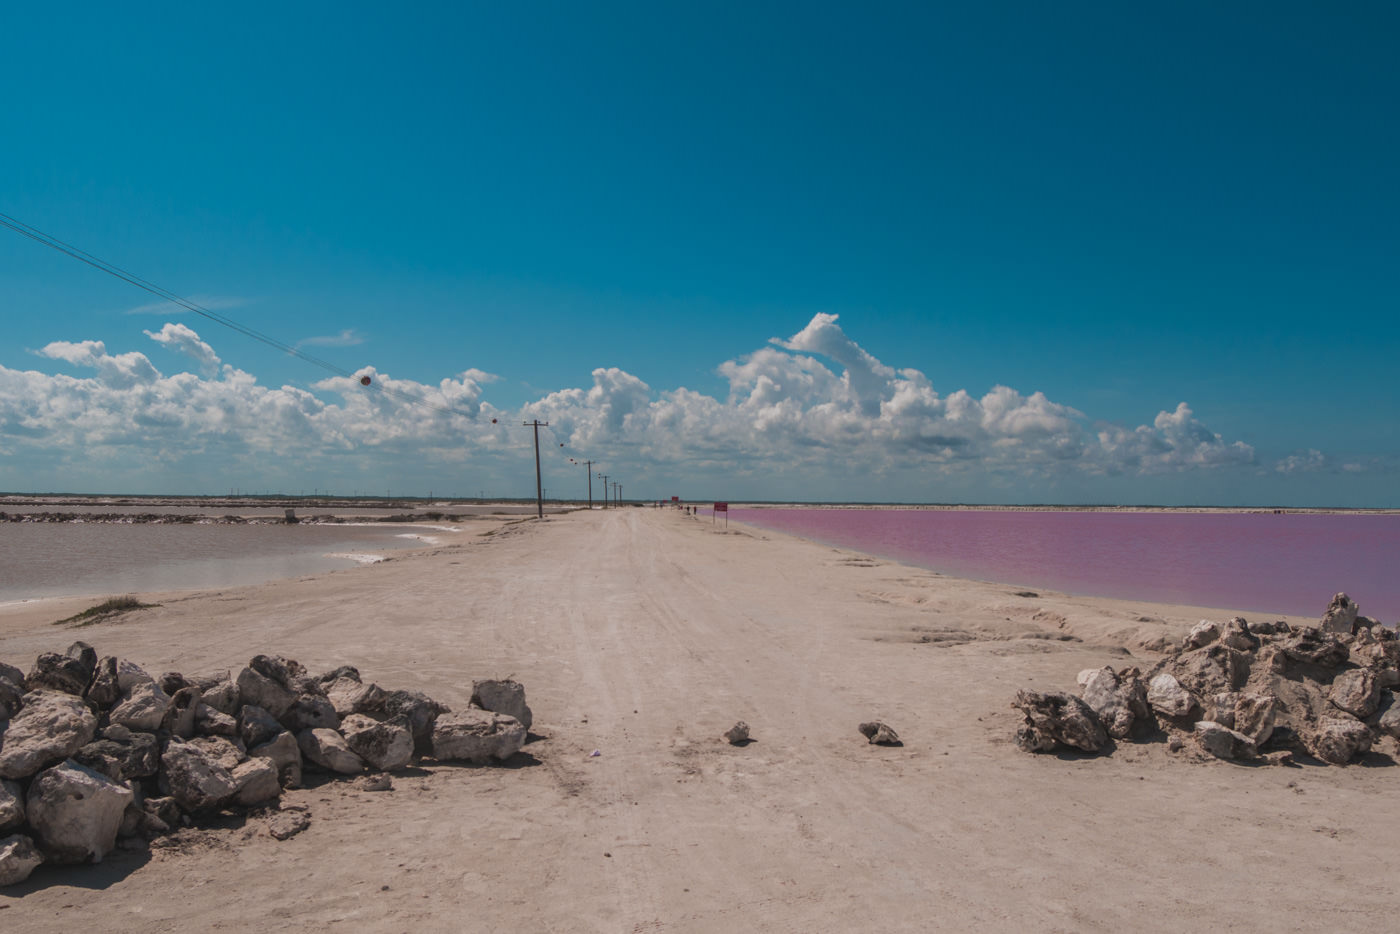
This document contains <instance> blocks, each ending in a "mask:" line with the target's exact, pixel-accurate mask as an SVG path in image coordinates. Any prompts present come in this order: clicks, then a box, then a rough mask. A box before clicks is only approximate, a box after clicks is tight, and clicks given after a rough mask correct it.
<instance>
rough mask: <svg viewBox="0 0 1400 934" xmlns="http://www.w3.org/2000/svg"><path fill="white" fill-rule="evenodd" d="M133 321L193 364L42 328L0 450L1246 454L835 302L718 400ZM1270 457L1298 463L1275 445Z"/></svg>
mask: <svg viewBox="0 0 1400 934" xmlns="http://www.w3.org/2000/svg"><path fill="white" fill-rule="evenodd" d="M146 334H147V335H148V336H149V337H150V338H151V339H152V340H153V341H155V342H157V343H159V344H161V345H162V346H164V347H166V348H168V349H171V350H175V351H177V352H179V353H182V354H184V355H186V356H188V357H189V358H190V359H192V360H194V361H196V362H197V363H198V364H199V367H200V369H201V371H202V375H196V374H192V373H176V374H174V375H172V376H164V375H162V374H161V373H160V372H159V371H158V370H157V369H156V368H155V367H154V366H153V365H152V364H151V363H150V361H149V360H148V359H147V358H146V357H145V356H144V355H143V354H141V353H138V352H134V351H132V352H127V353H122V354H110V353H109V352H108V350H107V348H106V346H105V345H104V344H103V343H102V342H100V341H81V342H76V343H70V342H63V341H59V342H55V343H51V344H49V345H48V346H46V347H45V348H44V349H43V350H42V351H40V352H39V354H40V356H43V357H45V358H48V359H50V360H60V361H64V362H66V363H69V364H72V365H74V366H78V367H83V368H87V369H91V370H95V371H96V373H95V375H91V376H86V377H84V376H78V377H74V376H68V375H63V374H56V375H51V374H45V373H39V372H32V371H19V370H9V369H5V368H3V367H0V451H4V452H5V453H7V454H9V455H25V454H27V455H29V459H30V461H31V462H34V463H38V462H39V461H42V460H43V459H44V458H46V457H47V458H50V459H54V460H59V461H62V460H65V459H67V460H68V461H72V462H75V463H76V462H77V461H82V462H83V463H87V464H92V465H101V464H103V463H106V464H108V465H110V464H113V463H121V464H123V465H124V466H125V467H126V468H128V469H130V470H133V471H139V470H143V469H149V466H150V464H151V463H161V464H166V465H173V466H172V469H178V468H180V467H181V465H184V468H183V469H186V471H188V470H192V469H195V468H196V466H197V465H202V464H206V463H209V462H213V463H215V464H217V470H218V471H219V472H220V474H221V475H225V474H232V473H234V472H237V473H238V475H239V476H242V475H244V474H245V473H247V472H250V471H252V472H255V471H261V472H263V473H267V472H268V471H274V472H275V471H281V472H282V474H288V473H293V472H298V471H299V472H301V473H305V472H307V471H313V470H314V471H324V470H330V469H332V468H334V469H335V470H339V471H342V472H345V471H358V472H359V473H360V474H369V475H389V474H392V473H401V472H403V471H405V470H409V469H413V470H416V471H420V472H424V474H425V475H428V476H431V475H432V472H433V471H437V472H439V473H442V472H444V471H446V472H448V473H450V474H452V475H453V476H458V475H461V474H463V472H467V473H469V474H471V475H472V476H476V475H478V474H480V475H487V476H489V475H490V474H491V472H492V471H499V470H506V468H505V467H502V465H515V466H510V467H509V471H513V472H514V474H515V475H518V465H516V461H518V460H519V458H520V457H521V455H522V453H523V452H524V449H525V448H526V447H527V446H528V445H529V443H530V439H529V432H527V431H523V430H522V429H521V428H520V425H521V422H522V421H529V420H533V419H536V418H538V419H540V420H542V421H548V422H549V426H550V428H549V432H547V434H550V435H552V436H553V438H554V440H553V441H551V444H554V443H559V442H562V443H563V444H564V445H566V447H567V448H568V450H567V451H566V452H562V453H567V454H572V455H575V456H589V455H592V456H598V457H607V458H609V459H610V461H611V466H613V467H615V469H617V470H619V471H622V472H631V473H633V474H634V475H635V474H638V473H649V474H651V475H655V476H658V477H663V476H671V475H675V474H679V473H681V472H684V473H686V474H687V475H696V474H700V473H704V472H710V473H718V474H722V475H724V476H735V475H741V476H748V477H754V478H761V477H769V476H774V475H779V474H781V475H782V476H784V477H787V478H790V479H791V480H792V481H793V482H794V483H797V484H801V483H809V484H810V483H817V482H819V481H821V480H822V478H827V477H832V476H836V477H846V478H879V477H894V476H914V477H925V478H928V477H958V476H961V477H977V478H985V477H1006V478H1011V479H1012V480H1015V478H1025V477H1033V478H1040V479H1044V478H1047V477H1049V478H1054V477H1059V476H1071V475H1078V476H1080V477H1094V476H1103V475H1115V476H1125V477H1131V476H1144V475H1154V474H1166V473H1181V472H1186V471H1195V470H1210V469H1220V468H1229V467H1237V466H1242V465H1249V464H1253V463H1254V462H1255V454H1254V451H1253V449H1252V448H1251V447H1250V446H1249V445H1246V444H1243V443H1241V442H1231V441H1227V440H1226V439H1224V438H1222V437H1221V436H1220V435H1219V434H1217V433H1215V432H1212V431H1211V430H1210V429H1209V428H1207V427H1206V426H1205V425H1204V424H1202V423H1201V422H1200V421H1199V420H1198V419H1197V418H1196V416H1195V415H1194V413H1193V412H1192V411H1191V409H1190V407H1189V406H1188V405H1187V404H1186V403H1184V402H1183V403H1181V404H1180V405H1178V406H1177V407H1176V409H1175V410H1173V411H1164V412H1160V413H1158V414H1157V415H1156V417H1155V418H1153V420H1152V422H1151V424H1144V425H1140V426H1138V427H1136V428H1126V427H1122V426H1114V425H1108V426H1099V427H1097V428H1093V427H1090V425H1089V422H1088V419H1087V417H1086V416H1085V415H1084V414H1083V413H1081V412H1079V411H1077V410H1076V409H1074V408H1073V407H1070V406H1067V405H1064V404H1062V403H1057V402H1054V401H1052V400H1051V399H1049V398H1047V397H1046V396H1045V395H1044V393H1041V392H1030V393H1028V394H1027V393H1023V392H1021V391H1018V390H1016V389H1012V388H1010V387H1008V386H996V387H995V388H993V389H992V390H991V391H989V392H987V393H985V394H984V395H982V396H981V397H980V398H978V397H974V396H973V395H971V394H970V393H968V392H966V391H965V390H956V391H953V392H951V393H949V394H947V395H942V394H940V393H939V392H938V391H937V390H935V389H934V387H933V384H932V382H931V380H930V379H929V378H928V377H927V376H926V375H925V374H923V373H922V372H920V371H918V370H916V369H910V368H905V369H899V370H897V369H895V368H893V367H891V366H888V365H886V364H884V363H882V362H881V361H879V360H877V359H876V358H875V357H873V356H872V355H871V354H870V353H868V352H867V351H866V350H864V349H863V348H862V347H860V346H859V345H858V344H856V343H855V342H854V341H853V340H851V339H850V338H849V337H848V336H847V335H846V334H845V333H844V331H842V329H841V328H840V326H839V325H838V323H837V318H836V316H835V315H825V314H823V315H817V316H816V317H814V318H813V319H812V321H811V322H810V323H808V325H807V326H806V327H804V328H803V329H802V330H800V331H798V333H797V334H795V335H793V336H792V337H791V338H788V339H785V340H780V339H774V340H773V341H771V342H770V343H769V345H768V346H765V347H760V348H758V349H757V350H755V351H753V352H752V353H749V354H746V355H743V356H740V357H736V358H734V359H732V360H728V361H725V362H723V363H721V364H720V365H719V367H718V370H717V372H718V373H719V375H721V376H722V377H723V378H725V379H726V380H727V381H728V385H729V391H728V395H727V397H726V398H723V399H720V398H715V397H712V396H708V395H706V394H703V393H699V392H695V391H693V390H689V389H686V388H684V387H679V388H674V389H672V388H660V389H657V388H654V387H652V386H649V385H648V384H647V383H645V382H644V381H642V380H641V379H639V378H637V377H636V376H634V375H632V374H630V373H628V372H626V371H625V370H622V369H618V368H616V367H611V368H598V369H595V370H593V371H592V374H591V385H589V386H587V387H577V388H563V389H559V390H556V391H554V392H550V393H548V394H546V395H544V396H542V397H541V398H539V399H537V400H536V401H534V402H531V403H528V404H526V405H524V406H523V407H521V408H520V409H519V410H516V411H512V412H506V411H503V410H501V409H499V408H498V407H495V406H493V405H492V404H491V403H490V402H489V401H488V400H487V398H486V387H488V386H489V385H490V384H491V383H493V382H494V381H496V380H497V379H498V377H496V376H495V375H493V374H490V373H486V372H484V371H482V370H479V369H467V370H464V371H463V372H461V373H459V374H458V375H457V376H455V377H453V378H449V379H443V380H441V381H440V382H438V383H437V384H436V385H432V384H426V383H418V382H415V381H412V380H403V379H397V378H395V377H394V376H392V374H385V373H380V372H378V371H377V370H375V369H374V368H372V367H367V368H365V369H363V370H360V371H359V372H357V373H355V374H354V375H353V376H351V377H346V378H342V377H335V378H331V379H325V380H321V381H320V382H317V383H315V384H314V385H313V387H312V389H313V391H312V392H308V391H305V390H301V389H296V388H292V387H288V386H283V387H280V388H270V387H265V386H262V385H259V384H258V382H257V380H256V378H255V377H254V376H252V375H251V374H249V373H246V372H243V371H241V370H237V369H235V368H233V367H231V366H227V365H222V364H221V363H220V360H219V356H218V354H217V353H216V352H215V350H214V348H213V347H212V346H210V345H209V344H208V343H207V342H205V341H204V340H203V339H201V338H200V336H199V335H198V334H197V333H196V332H195V331H194V330H192V329H190V328H189V327H187V326H185V325H183V324H178V323H167V324H166V325H165V326H164V327H162V328H161V329H160V330H159V331H154V332H152V331H147V332H146ZM364 376H368V377H370V379H371V384H370V387H369V388H368V389H367V388H366V387H365V386H363V385H362V384H361V378H362V377H364ZM493 418H495V419H496V420H497V421H496V422H494V423H493V421H492V419H493ZM1316 453H1317V452H1309V456H1311V455H1315V454H1316ZM1295 457H1296V456H1295ZM143 465H144V466H143ZM94 469H96V467H94ZM547 469H548V468H547ZM1275 469H1276V470H1277V471H1278V472H1280V473H1288V472H1291V471H1293V470H1302V469H1306V466H1305V464H1304V462H1303V461H1302V460H1299V461H1296V462H1295V461H1293V460H1292V459H1285V461H1283V462H1280V464H1279V465H1278V466H1276V467H1275ZM473 471H474V472H476V473H471V472H473ZM105 476H111V474H110V473H109V474H106V475H105ZM218 485H219V484H217V483H214V484H210V485H209V486H206V488H210V487H217V486H218ZM424 485H425V486H426V485H428V484H424ZM789 487H790V488H792V489H793V495H801V490H800V489H797V488H796V487H794V486H792V484H789Z"/></svg>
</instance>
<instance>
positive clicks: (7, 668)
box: [0, 662, 24, 688]
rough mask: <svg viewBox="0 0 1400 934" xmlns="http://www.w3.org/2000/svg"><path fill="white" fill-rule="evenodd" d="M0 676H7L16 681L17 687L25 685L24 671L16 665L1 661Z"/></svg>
mask: <svg viewBox="0 0 1400 934" xmlns="http://www.w3.org/2000/svg"><path fill="white" fill-rule="evenodd" d="M0 678H7V679H9V680H10V681H12V682H14V683H15V685H16V686H17V687H20V688H23V687H24V671H23V670H22V669H19V668H16V667H15V666H14V665H7V664H5V663H4V662H0Z"/></svg>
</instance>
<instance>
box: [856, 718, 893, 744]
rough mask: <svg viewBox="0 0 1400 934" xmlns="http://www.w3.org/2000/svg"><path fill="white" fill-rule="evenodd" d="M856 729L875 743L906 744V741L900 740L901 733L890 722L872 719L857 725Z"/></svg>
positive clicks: (866, 738)
mask: <svg viewBox="0 0 1400 934" xmlns="http://www.w3.org/2000/svg"><path fill="white" fill-rule="evenodd" d="M856 729H857V730H858V731H859V732H860V734H861V735H862V736H864V737H865V741H866V742H868V743H871V744H873V745H876V746H903V745H904V743H902V742H900V739H899V734H898V733H896V732H895V731H894V729H893V728H892V727H890V726H889V725H888V724H885V723H881V722H880V721H879V720H871V721H870V722H868V723H862V724H861V725H860V726H858V727H856Z"/></svg>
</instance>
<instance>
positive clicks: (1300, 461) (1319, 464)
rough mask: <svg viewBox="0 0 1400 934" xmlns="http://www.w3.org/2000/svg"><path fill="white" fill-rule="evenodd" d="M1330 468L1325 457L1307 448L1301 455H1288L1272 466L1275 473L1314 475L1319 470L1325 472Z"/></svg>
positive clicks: (1314, 449)
mask: <svg viewBox="0 0 1400 934" xmlns="http://www.w3.org/2000/svg"><path fill="white" fill-rule="evenodd" d="M1330 466H1331V461H1330V460H1329V459H1328V457H1327V455H1325V454H1323V453H1322V452H1321V451H1319V450H1317V449H1316V448H1309V449H1308V450H1306V451H1304V452H1303V453H1301V454H1290V455H1288V456H1287V457H1285V458H1282V459H1280V460H1279V462H1278V463H1276V464H1274V471H1275V472H1276V473H1282V474H1291V473H1316V472H1317V471H1319V470H1327V469H1328V468H1329V467H1330Z"/></svg>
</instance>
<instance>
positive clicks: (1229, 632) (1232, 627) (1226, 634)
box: [1220, 616, 1259, 652]
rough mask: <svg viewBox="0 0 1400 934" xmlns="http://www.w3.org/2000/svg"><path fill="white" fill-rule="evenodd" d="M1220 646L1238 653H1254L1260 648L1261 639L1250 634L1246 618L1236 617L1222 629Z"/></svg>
mask: <svg viewBox="0 0 1400 934" xmlns="http://www.w3.org/2000/svg"><path fill="white" fill-rule="evenodd" d="M1220 644H1221V645H1223V646H1225V647H1227V648H1231V649H1235V650H1236V651H1238V652H1252V651H1254V650H1255V649H1257V648H1259V637H1258V636H1256V635H1254V633H1252V632H1250V629H1249V623H1248V622H1246V621H1245V619H1244V617H1242V616H1236V617H1234V618H1233V619H1231V620H1230V621H1229V622H1228V623H1226V624H1225V625H1224V626H1223V627H1222V628H1221V630H1220Z"/></svg>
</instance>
